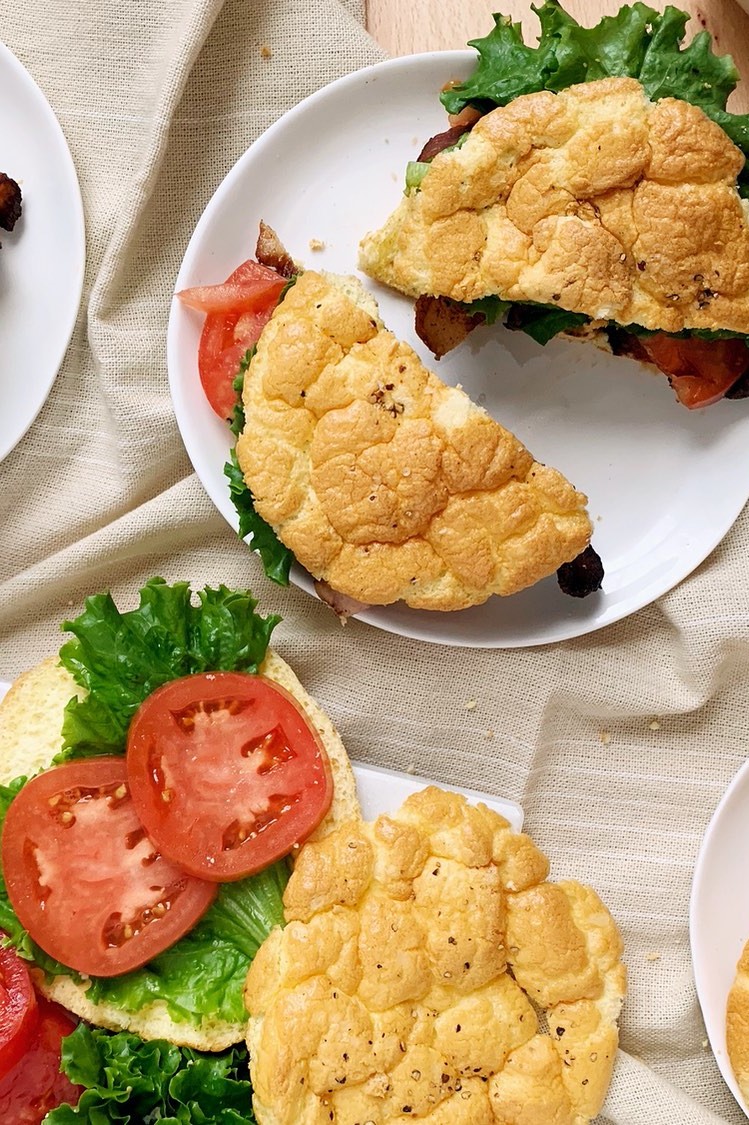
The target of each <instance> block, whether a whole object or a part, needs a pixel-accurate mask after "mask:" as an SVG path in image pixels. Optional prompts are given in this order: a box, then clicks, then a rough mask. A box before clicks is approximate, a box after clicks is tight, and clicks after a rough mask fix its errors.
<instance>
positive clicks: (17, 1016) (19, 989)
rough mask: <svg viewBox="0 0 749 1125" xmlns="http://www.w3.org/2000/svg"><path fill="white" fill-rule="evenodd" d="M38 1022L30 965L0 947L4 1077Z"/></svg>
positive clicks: (1, 1064)
mask: <svg viewBox="0 0 749 1125" xmlns="http://www.w3.org/2000/svg"><path fill="white" fill-rule="evenodd" d="M1 938H2V935H0V939H1ZM38 1022H39V1013H38V1010H37V1004H36V995H35V993H34V986H33V984H32V983H31V977H30V976H29V970H28V968H27V967H26V965H25V963H24V962H23V961H22V960H21V958H20V957H19V956H18V954H17V953H16V951H15V950H14V949H11V948H10V947H7V948H3V947H0V1078H4V1077H5V1075H6V1074H7V1073H8V1071H9V1070H12V1069H13V1067H14V1066H15V1065H16V1063H17V1062H18V1060H19V1059H20V1058H21V1056H22V1055H23V1054H24V1052H25V1051H26V1049H27V1047H28V1045H29V1043H30V1042H31V1041H32V1039H33V1038H34V1034H35V1033H36V1029H37V1024H38ZM0 1120H3V1119H2V1118H0Z"/></svg>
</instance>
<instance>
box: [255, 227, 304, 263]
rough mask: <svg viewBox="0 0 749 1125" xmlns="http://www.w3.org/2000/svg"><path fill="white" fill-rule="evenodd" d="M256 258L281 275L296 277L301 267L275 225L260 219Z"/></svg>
mask: <svg viewBox="0 0 749 1125" xmlns="http://www.w3.org/2000/svg"><path fill="white" fill-rule="evenodd" d="M255 258H256V259H257V261H258V262H260V265H261V266H270V268H271V269H273V270H275V271H276V272H277V273H280V275H281V277H287V278H289V277H294V275H295V274H297V273H299V272H300V270H299V267H298V266H297V265H296V264H295V262H294V259H293V258H292V257H291V255H290V254H289V252H288V251H287V249H286V247H285V246H284V244H283V243H282V242H281V239H280V238H279V237H278V235H277V234H276V232H275V231H274V229H273V227H269V226H268V224H267V223H264V222H263V220H262V219H261V220H260V229H259V233H258V236H257V245H256V246H255Z"/></svg>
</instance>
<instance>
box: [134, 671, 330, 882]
mask: <svg viewBox="0 0 749 1125" xmlns="http://www.w3.org/2000/svg"><path fill="white" fill-rule="evenodd" d="M127 772H128V782H129V784H130V791H131V793H132V796H133V803H134V804H135V807H136V809H137V810H138V813H139V815H140V818H141V820H142V822H143V824H144V826H145V828H146V831H147V832H148V834H149V836H151V838H152V839H153V840H155V841H156V843H157V845H158V847H159V848H160V849H161V851H162V852H163V854H164V855H168V856H169V858H170V859H172V860H173V861H174V862H175V863H178V864H179V865H180V867H184V869H185V870H186V871H190V872H192V873H193V874H194V875H198V876H200V877H202V878H205V879H216V880H220V881H222V882H229V881H231V880H233V879H241V878H242V877H243V876H245V875H250V874H252V873H253V872H255V871H259V870H260V869H261V868H263V867H267V866H268V864H270V863H273V862H274V861H275V860H277V859H279V858H280V857H281V856H284V855H287V854H288V853H289V852H290V851H291V849H292V848H293V847H294V845H295V844H297V843H299V842H301V841H302V840H304V839H305V838H306V837H307V836H309V834H310V832H312V831H313V830H314V829H315V828H316V827H317V825H318V824H319V823H320V821H321V820H322V818H323V817H324V816H325V814H326V812H327V811H328V809H329V808H330V802H331V800H332V797H333V782H332V777H331V773H330V765H329V763H328V758H327V754H326V753H325V750H324V748H323V745H322V743H321V741H320V738H319V736H318V734H317V731H316V730H315V729H314V728H313V727H312V726H311V725H310V722H309V720H308V719H307V717H306V716H305V714H304V713H303V712H302V711H301V710H300V708H299V706H298V705H297V703H296V701H295V700H294V698H293V697H292V696H291V695H289V693H288V692H287V691H285V690H284V689H283V688H281V687H279V686H278V684H276V683H273V682H272V681H271V680H267V679H266V678H265V677H264V676H251V675H245V674H244V673H241V672H206V673H204V674H201V675H197V676H186V677H184V678H183V679H181V680H172V681H171V682H170V683H168V684H165V685H164V686H163V687H160V688H158V689H157V690H156V691H155V692H154V693H153V694H152V695H150V696H149V697H148V699H146V701H145V702H144V703H143V704H142V706H141V707H140V709H139V710H138V711H137V712H136V714H135V716H134V717H133V719H132V722H131V724H130V731H129V734H128V743H127Z"/></svg>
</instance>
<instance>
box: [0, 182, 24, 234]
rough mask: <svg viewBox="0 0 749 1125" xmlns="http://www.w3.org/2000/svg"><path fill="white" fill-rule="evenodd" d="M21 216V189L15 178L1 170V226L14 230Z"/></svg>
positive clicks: (4, 228)
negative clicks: (12, 178)
mask: <svg viewBox="0 0 749 1125" xmlns="http://www.w3.org/2000/svg"><path fill="white" fill-rule="evenodd" d="M20 217H21V189H20V187H19V186H18V184H17V183H16V181H15V180H11V178H10V176H6V175H5V172H0V227H2V228H3V230H13V227H14V226H15V225H16V223H17V222H18V220H19V219H20Z"/></svg>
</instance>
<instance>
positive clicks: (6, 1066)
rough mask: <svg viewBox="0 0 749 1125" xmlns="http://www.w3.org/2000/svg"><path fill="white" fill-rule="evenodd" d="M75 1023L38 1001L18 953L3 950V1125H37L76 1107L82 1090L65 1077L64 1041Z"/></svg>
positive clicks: (0, 1006)
mask: <svg viewBox="0 0 749 1125" xmlns="http://www.w3.org/2000/svg"><path fill="white" fill-rule="evenodd" d="M74 1027H75V1021H74V1020H73V1019H72V1018H71V1017H70V1016H69V1015H68V1014H67V1012H65V1011H64V1010H63V1009H62V1008H60V1007H58V1005H57V1004H51V1003H50V1002H49V1001H48V1000H45V999H44V998H43V997H41V996H39V997H37V996H36V994H35V992H34V987H33V985H32V983H31V977H30V976H29V970H28V968H27V967H26V965H25V963H24V962H23V961H22V960H21V958H20V957H19V956H18V954H17V953H15V951H14V950H12V949H8V948H2V947H0V1121H3V1122H6V1123H7V1125H38V1123H39V1122H40V1121H42V1119H43V1118H44V1116H45V1115H46V1114H47V1113H48V1112H49V1110H50V1109H54V1107H55V1106H58V1105H60V1104H62V1103H63V1102H70V1103H72V1104H73V1105H75V1104H76V1102H77V1101H78V1098H79V1097H80V1093H81V1091H80V1088H79V1087H77V1086H74V1085H73V1084H72V1083H71V1082H70V1081H69V1080H68V1079H67V1078H66V1077H65V1075H64V1074H61V1073H60V1051H61V1042H62V1039H63V1038H64V1036H66V1035H69V1034H70V1032H71V1031H72V1030H73V1028H74Z"/></svg>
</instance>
